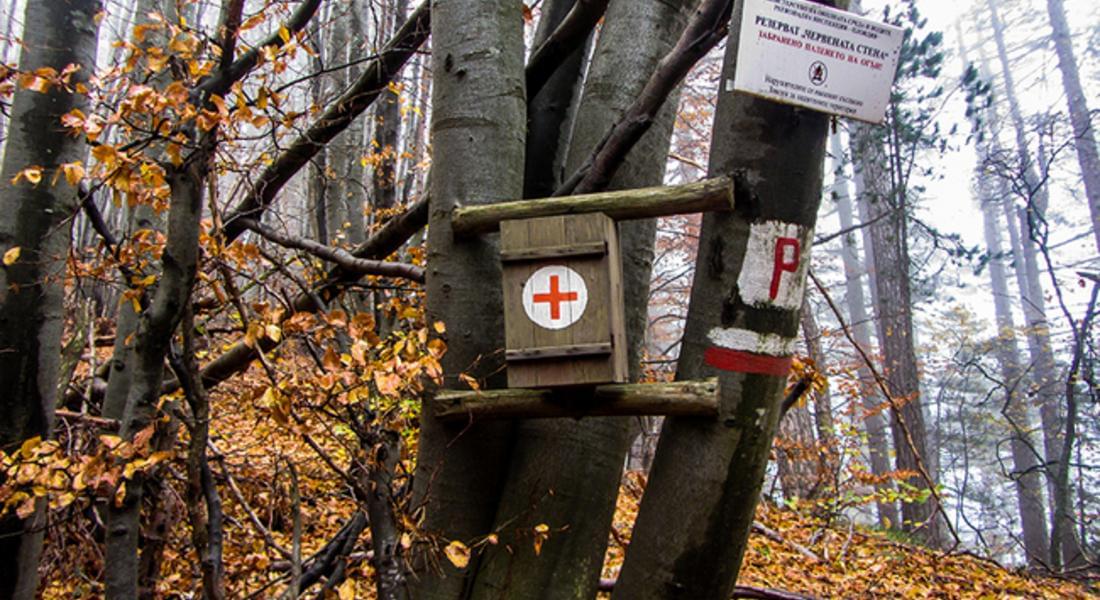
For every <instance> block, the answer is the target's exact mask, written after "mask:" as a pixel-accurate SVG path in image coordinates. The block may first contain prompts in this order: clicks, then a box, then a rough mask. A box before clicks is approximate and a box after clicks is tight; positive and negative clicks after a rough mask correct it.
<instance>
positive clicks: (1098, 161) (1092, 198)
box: [1047, 0, 1100, 250]
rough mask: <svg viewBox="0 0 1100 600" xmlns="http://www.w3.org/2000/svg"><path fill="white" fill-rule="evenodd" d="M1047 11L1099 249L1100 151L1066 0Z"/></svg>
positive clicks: (1050, 0)
mask: <svg viewBox="0 0 1100 600" xmlns="http://www.w3.org/2000/svg"><path fill="white" fill-rule="evenodd" d="M1047 14H1049V15H1050V28H1051V33H1052V37H1053V41H1054V51H1055V53H1056V54H1057V55H1058V70H1059V71H1061V72H1062V88H1063V89H1064V90H1065V93H1066V107H1067V108H1068V109H1069V120H1070V124H1071V125H1072V126H1073V138H1074V147H1075V148H1076V149H1077V164H1078V165H1079V166H1080V167H1081V179H1082V180H1083V181H1084V183H1085V197H1086V198H1087V199H1088V204H1089V214H1091V215H1092V232H1093V236H1094V237H1095V239H1096V248H1097V250H1100V155H1098V154H1097V148H1096V132H1095V131H1094V129H1093V126H1092V113H1091V112H1090V111H1089V103H1088V97H1087V96H1086V95H1085V88H1084V86H1082V85H1081V73H1080V71H1079V70H1078V68H1077V56H1076V55H1075V53H1074V51H1073V38H1072V37H1071V36H1070V29H1069V23H1068V21H1067V20H1066V7H1065V3H1064V2H1063V0H1047Z"/></svg>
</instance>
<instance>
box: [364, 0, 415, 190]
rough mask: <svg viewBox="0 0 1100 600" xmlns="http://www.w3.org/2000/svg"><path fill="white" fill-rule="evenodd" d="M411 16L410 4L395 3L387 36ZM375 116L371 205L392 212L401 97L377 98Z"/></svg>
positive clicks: (384, 95)
mask: <svg viewBox="0 0 1100 600" xmlns="http://www.w3.org/2000/svg"><path fill="white" fill-rule="evenodd" d="M408 12H409V2H408V0H396V2H394V5H393V15H391V17H390V18H389V19H387V20H388V21H390V26H389V27H388V28H387V31H386V33H387V36H392V35H393V34H394V33H396V32H397V29H398V28H399V27H401V24H402V23H404V22H405V15H406V13H408ZM377 103H378V104H377V106H376V107H375V112H374V135H373V136H372V140H373V144H372V146H373V147H372V148H371V151H372V152H375V153H377V154H378V162H377V163H375V165H374V168H373V169H372V170H371V189H372V191H373V194H372V196H373V197H372V198H371V202H372V204H373V206H374V208H375V209H379V208H383V209H384V208H392V207H393V206H395V205H396V204H397V169H396V166H397V154H398V152H399V151H400V150H399V147H398V144H399V141H400V140H399V139H398V134H399V133H400V130H401V112H400V107H399V106H398V96H397V94H394V93H392V92H388V91H387V92H386V93H383V94H382V95H380V96H379V97H378V100H377Z"/></svg>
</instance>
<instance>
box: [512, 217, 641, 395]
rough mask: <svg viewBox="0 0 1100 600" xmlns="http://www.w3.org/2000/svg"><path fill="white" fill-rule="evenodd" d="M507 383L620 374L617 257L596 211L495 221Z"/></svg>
mask: <svg viewBox="0 0 1100 600" xmlns="http://www.w3.org/2000/svg"><path fill="white" fill-rule="evenodd" d="M500 246H501V248H500V250H501V253H500V259H501V263H502V267H503V269H502V270H503V276H504V327H505V344H506V348H505V358H506V360H507V365H508V386H509V387H513V388H520V387H535V388H538V387H559V386H580V385H596V384H603V383H622V382H625V381H626V380H627V353H626V335H625V324H624V316H623V282H622V257H621V256H620V253H619V239H618V233H617V230H616V227H615V222H614V221H613V220H611V218H609V217H607V216H606V215H604V214H602V213H594V214H581V215H562V216H555V217H540V218H534V219H523V220H512V221H502V222H501V224H500Z"/></svg>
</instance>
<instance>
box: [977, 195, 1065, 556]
mask: <svg viewBox="0 0 1100 600" xmlns="http://www.w3.org/2000/svg"><path fill="white" fill-rule="evenodd" d="M998 195H999V194H998ZM979 201H980V202H981V204H982V206H981V208H982V216H983V218H984V221H983V224H984V228H985V244H986V250H987V252H988V253H989V279H990V283H991V284H992V288H993V307H994V311H995V313H996V323H997V336H996V337H995V338H994V340H993V344H994V350H995V352H996V355H997V361H998V362H999V363H1000V365H1001V379H1002V381H1001V385H1002V386H1003V387H1004V394H1005V396H1004V404H1003V407H1002V413H1003V414H1004V416H1005V418H1006V419H1008V427H1009V429H1008V433H1009V436H1010V438H1009V445H1010V447H1011V451H1012V466H1013V473H1012V476H1013V479H1014V484H1015V488H1016V503H1017V505H1018V508H1019V511H1020V524H1021V529H1022V531H1023V541H1024V553H1025V554H1026V556H1027V562H1028V565H1030V566H1032V567H1040V566H1042V565H1043V564H1044V563H1045V561H1046V558H1047V555H1048V553H1049V551H1050V539H1049V538H1048V537H1047V525H1046V512H1045V508H1044V506H1043V474H1042V472H1041V471H1040V470H1039V451H1038V449H1037V448H1036V446H1034V445H1033V444H1032V442H1031V430H1032V425H1031V415H1030V414H1029V413H1028V408H1027V404H1025V402H1024V394H1023V391H1022V389H1023V385H1024V375H1023V370H1022V369H1021V368H1020V356H1019V350H1018V349H1017V347H1016V323H1015V322H1014V321H1015V320H1014V318H1013V316H1012V306H1011V305H1010V303H1009V295H1008V280H1007V277H1006V275H1005V265H1004V263H1003V262H1002V256H1001V232H1000V228H999V227H998V223H997V212H996V211H997V208H996V206H995V204H994V202H995V200H993V199H990V198H980V199H979Z"/></svg>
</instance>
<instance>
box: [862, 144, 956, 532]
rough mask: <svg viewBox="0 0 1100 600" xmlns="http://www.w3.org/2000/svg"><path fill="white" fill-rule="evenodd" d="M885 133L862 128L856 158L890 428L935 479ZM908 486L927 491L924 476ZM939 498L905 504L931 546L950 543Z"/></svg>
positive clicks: (903, 453)
mask: <svg viewBox="0 0 1100 600" xmlns="http://www.w3.org/2000/svg"><path fill="white" fill-rule="evenodd" d="M881 136H882V131H881V130H879V129H875V128H871V127H868V126H862V125H861V126H859V127H857V128H856V133H855V136H854V138H853V142H852V144H853V146H852V147H853V157H854V159H855V160H856V161H857V162H858V163H859V170H860V171H861V172H862V174H863V176H864V182H865V190H864V192H865V195H864V196H863V197H862V198H860V200H861V201H862V202H865V203H866V208H867V214H866V219H865V220H864V222H865V223H871V224H870V225H869V226H868V227H867V229H868V230H870V238H871V246H870V247H871V248H872V253H873V257H874V263H873V270H874V273H875V277H874V281H875V292H876V293H875V303H876V317H877V322H876V324H877V330H878V339H879V343H880V345H881V350H882V355H883V363H884V369H883V370H884V374H883V375H884V377H885V380H886V384H887V389H889V390H890V393H891V395H892V396H893V401H894V403H895V404H896V405H897V406H898V407H899V408H900V410H894V409H892V410H891V419H890V430H891V434H892V437H893V440H894V453H895V464H896V466H897V468H898V470H904V471H909V472H912V473H918V474H919V473H922V472H923V474H924V475H927V476H928V477H929V478H931V479H933V481H934V478H935V475H934V473H932V472H931V471H930V470H929V468H928V463H929V458H928V457H929V453H928V447H927V433H926V427H925V424H924V412H923V410H922V408H921V400H920V371H919V368H918V366H917V358H916V352H915V349H914V347H913V315H912V301H911V294H910V283H909V267H910V262H909V242H908V228H907V227H908V224H907V217H906V214H907V213H906V210H905V202H906V199H905V198H904V192H903V191H901V190H898V189H896V186H895V185H894V184H893V183H892V181H893V174H892V173H891V170H890V169H891V167H890V165H889V164H887V163H888V160H887V155H886V149H885V148H884V142H883V141H882V139H881ZM908 484H910V485H912V486H914V487H915V488H916V489H918V490H925V489H927V487H928V486H927V482H926V481H925V478H924V477H923V476H920V475H918V476H914V477H911V478H910V479H909V480H908ZM938 511H939V508H938V506H937V502H936V500H935V498H934V497H929V498H928V499H927V500H926V501H923V502H903V503H902V506H901V516H902V523H901V527H902V529H903V530H905V531H908V532H911V533H914V534H916V535H917V537H918V538H919V539H921V540H922V541H924V542H925V543H926V544H928V545H929V546H933V547H938V546H941V545H942V544H943V543H944V541H945V540H944V535H943V532H942V531H941V529H942V525H943V523H942V521H941V519H940V518H938V517H937V513H938Z"/></svg>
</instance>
